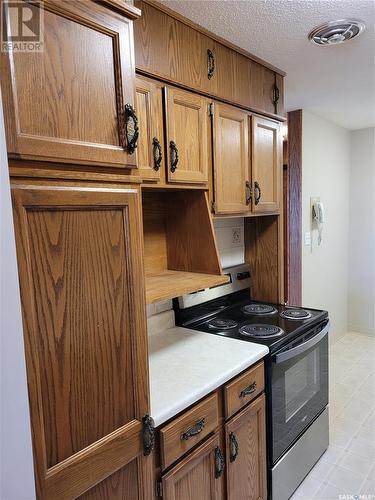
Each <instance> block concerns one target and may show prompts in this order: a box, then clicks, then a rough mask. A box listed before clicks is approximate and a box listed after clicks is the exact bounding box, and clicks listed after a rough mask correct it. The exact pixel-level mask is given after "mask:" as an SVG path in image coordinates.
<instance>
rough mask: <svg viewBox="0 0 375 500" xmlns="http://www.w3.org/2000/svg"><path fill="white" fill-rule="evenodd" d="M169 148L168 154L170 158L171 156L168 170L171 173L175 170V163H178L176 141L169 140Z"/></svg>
mask: <svg viewBox="0 0 375 500" xmlns="http://www.w3.org/2000/svg"><path fill="white" fill-rule="evenodd" d="M169 150H170V155H171V156H170V158H171V167H170V170H171V172H172V174H173V172H175V171H176V168H177V163H178V149H177V146H176V143H175V142H174V141H170V143H169Z"/></svg>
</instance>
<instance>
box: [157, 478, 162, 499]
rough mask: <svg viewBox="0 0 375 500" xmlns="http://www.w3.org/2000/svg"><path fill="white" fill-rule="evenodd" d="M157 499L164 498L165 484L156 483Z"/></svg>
mask: <svg viewBox="0 0 375 500" xmlns="http://www.w3.org/2000/svg"><path fill="white" fill-rule="evenodd" d="M156 498H163V483H162V482H161V481H156Z"/></svg>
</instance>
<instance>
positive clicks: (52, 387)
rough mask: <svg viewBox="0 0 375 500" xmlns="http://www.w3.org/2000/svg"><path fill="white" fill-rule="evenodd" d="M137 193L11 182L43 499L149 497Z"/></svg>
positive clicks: (36, 460)
mask: <svg viewBox="0 0 375 500" xmlns="http://www.w3.org/2000/svg"><path fill="white" fill-rule="evenodd" d="M139 196H140V195H139V190H138V189H137V188H132V187H118V186H117V187H113V186H110V185H108V184H107V185H106V186H105V185H99V186H95V184H93V183H91V184H82V183H80V184H67V183H62V182H59V183H55V184H43V185H40V184H38V183H37V182H36V181H34V182H31V181H30V182H29V183H27V184H26V183H25V181H23V182H22V181H18V182H16V181H13V185H12V197H13V205H14V221H15V235H16V246H17V257H18V268H19V277H20V287H21V302H22V313H23V325H24V339H25V354H26V365H27V377H28V386H29V400H30V409H31V423H32V434H33V448H34V463H35V475H36V485H37V494H38V498H40V499H71V498H84V499H98V500H99V499H101V498H118V499H120V498H129V499H136V500H138V499H139V500H140V499H144V500H146V499H147V498H150V497H149V496H147V495H149V494H150V493H149V492H150V488H152V474H151V475H150V474H148V472H147V471H148V466H149V463H148V460H147V459H148V458H150V457H144V456H143V451H144V450H143V420H142V419H143V417H144V416H145V415H146V414H147V413H148V411H149V393H148V355H147V333H146V314H145V301H144V293H145V292H144V278H143V260H142V255H143V252H142V236H141V234H142V233H141V231H142V230H141V219H140V199H139ZM145 422H146V421H145Z"/></svg>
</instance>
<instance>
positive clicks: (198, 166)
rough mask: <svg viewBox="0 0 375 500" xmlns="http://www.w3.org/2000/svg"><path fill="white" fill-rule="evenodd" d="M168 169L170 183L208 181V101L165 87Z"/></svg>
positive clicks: (189, 93)
mask: <svg viewBox="0 0 375 500" xmlns="http://www.w3.org/2000/svg"><path fill="white" fill-rule="evenodd" d="M165 92H166V108H167V109H166V117H167V118H166V120H167V123H166V126H167V133H166V137H167V144H168V148H169V151H168V155H167V158H168V160H167V172H168V174H167V175H168V181H169V182H191V183H200V184H202V183H203V184H205V183H207V182H208V168H209V165H208V151H207V148H208V144H207V131H208V121H209V117H208V101H207V99H205V98H204V97H201V96H199V95H196V94H193V93H191V92H186V91H183V90H179V89H175V88H171V87H167V88H166V89H165Z"/></svg>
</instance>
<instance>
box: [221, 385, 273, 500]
mask: <svg viewBox="0 0 375 500" xmlns="http://www.w3.org/2000/svg"><path fill="white" fill-rule="evenodd" d="M225 439H226V450H227V496H228V500H240V499H246V500H266V498H267V482H266V430H265V397H264V395H262V396H260V397H259V398H258V399H256V400H255V401H254V402H253V403H251V404H250V405H249V406H248V407H247V408H245V409H244V410H242V411H241V413H239V414H238V415H237V416H236V417H234V418H233V419H232V420H231V421H230V422H228V423H227V424H226V425H225Z"/></svg>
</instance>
